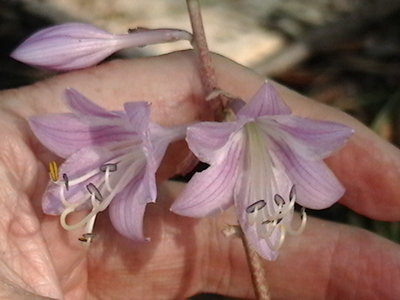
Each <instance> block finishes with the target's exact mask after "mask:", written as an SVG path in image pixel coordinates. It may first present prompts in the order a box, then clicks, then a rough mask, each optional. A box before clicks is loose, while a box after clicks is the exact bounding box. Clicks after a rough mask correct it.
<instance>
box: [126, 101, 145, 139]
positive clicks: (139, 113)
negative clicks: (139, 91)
mask: <svg viewBox="0 0 400 300" xmlns="http://www.w3.org/2000/svg"><path fill="white" fill-rule="evenodd" d="M124 109H125V111H126V115H127V117H128V120H129V123H130V125H131V126H132V128H133V130H134V131H136V132H138V133H141V132H145V131H146V130H147V129H148V128H149V123H150V103H148V102H144V101H140V102H128V103H125V104H124Z"/></svg>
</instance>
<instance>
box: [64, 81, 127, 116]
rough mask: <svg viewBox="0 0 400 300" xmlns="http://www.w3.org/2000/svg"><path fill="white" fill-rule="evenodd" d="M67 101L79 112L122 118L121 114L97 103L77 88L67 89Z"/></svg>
mask: <svg viewBox="0 0 400 300" xmlns="http://www.w3.org/2000/svg"><path fill="white" fill-rule="evenodd" d="M65 102H66V104H67V105H68V106H69V108H70V109H71V110H72V111H73V112H75V113H77V114H83V115H90V116H93V117H102V118H111V119H114V118H120V116H119V115H117V114H115V113H113V112H110V111H108V110H107V109H105V108H103V107H101V106H99V105H97V104H95V103H94V102H92V101H91V100H89V99H88V98H86V97H85V96H84V95H82V94H81V93H79V92H78V91H77V90H75V89H71V88H70V89H66V90H65Z"/></svg>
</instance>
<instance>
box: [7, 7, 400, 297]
mask: <svg viewBox="0 0 400 300" xmlns="http://www.w3.org/2000/svg"><path fill="white" fill-rule="evenodd" d="M150 3H151V4H149V1H147V0H109V1H95V0H0V40H1V46H0V88H1V89H6V88H12V87H18V86H21V85H25V84H29V83H32V82H35V81H37V80H40V79H43V78H45V77H48V76H52V75H53V74H54V73H51V72H46V71H41V70H36V69H33V68H31V67H28V66H25V65H23V64H20V63H18V62H16V61H13V60H12V59H11V58H9V56H8V55H9V53H10V52H11V51H12V50H13V49H14V48H15V47H16V46H17V45H18V44H19V43H21V42H22V41H23V39H24V38H26V37H27V36H28V35H30V34H31V33H33V32H35V31H37V30H38V29H41V28H43V27H46V26H49V25H52V24H59V23H64V22H71V21H83V22H88V23H92V24H94V25H97V26H99V27H102V28H104V29H106V30H108V31H110V32H113V33H125V32H127V30H128V28H135V27H148V28H156V27H176V28H182V29H186V30H189V31H190V22H189V18H188V15H187V12H186V5H185V1H184V0H168V1H163V0H153V1H151V2H150ZM201 4H202V12H203V19H204V23H205V30H206V34H207V38H208V43H209V47H210V49H211V50H212V51H214V52H217V53H220V54H222V55H224V56H226V57H229V58H231V59H232V60H235V61H237V62H239V63H241V64H243V65H245V66H247V67H250V68H252V69H254V70H256V71H257V72H258V73H260V74H261V75H263V76H268V77H270V78H273V79H274V80H276V81H278V82H281V83H283V84H285V85H287V86H289V87H291V88H293V89H294V90H297V91H299V92H301V93H303V94H305V95H307V96H309V97H311V98H314V99H316V100H317V101H321V102H323V103H326V104H328V105H331V106H335V107H337V108H339V109H341V110H344V111H346V112H348V113H350V114H351V115H353V116H354V117H356V118H357V119H359V120H360V121H362V122H363V123H365V124H366V125H367V126H369V127H370V128H372V129H373V130H375V131H376V132H377V133H378V134H379V135H381V136H382V137H383V138H384V139H386V140H388V141H390V142H392V143H394V144H395V145H397V146H398V145H399V144H400V130H399V129H400V127H399V126H400V119H399V116H400V1H399V0H362V1H361V0H353V1H348V0H285V1H279V0H252V1H248V0H219V1H212V0H202V1H201ZM187 47H188V46H187V43H183V42H182V43H181V42H178V43H172V44H165V45H158V46H149V47H145V48H140V49H134V50H129V51H122V52H120V53H119V54H118V56H120V57H121V56H122V57H140V56H150V55H158V54H162V53H167V52H170V51H174V50H179V49H185V48H187ZM377 180H379V178H377ZM310 213H311V214H315V215H317V216H319V217H322V218H326V219H330V220H334V221H337V222H343V223H348V224H352V225H355V226H360V227H363V228H365V229H368V230H371V231H374V232H376V233H378V234H380V235H383V236H385V237H387V238H389V239H392V240H394V241H396V242H399V241H400V225H399V223H387V222H378V221H373V220H370V219H368V218H365V217H363V216H360V215H357V214H355V213H353V212H351V211H349V210H348V209H346V208H345V207H343V206H341V205H340V204H336V205H334V206H333V207H332V208H330V209H327V210H325V211H322V212H312V211H311V212H310ZM193 299H226V298H222V297H220V296H217V295H199V296H196V297H193Z"/></svg>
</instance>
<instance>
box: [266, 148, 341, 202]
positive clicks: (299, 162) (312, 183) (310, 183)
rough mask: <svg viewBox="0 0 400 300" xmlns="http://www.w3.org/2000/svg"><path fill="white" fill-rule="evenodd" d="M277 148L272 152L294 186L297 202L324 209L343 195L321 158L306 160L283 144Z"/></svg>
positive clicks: (338, 184) (335, 179)
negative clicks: (319, 159) (318, 159)
mask: <svg viewBox="0 0 400 300" xmlns="http://www.w3.org/2000/svg"><path fill="white" fill-rule="evenodd" d="M277 148H279V151H276V152H274V154H275V155H276V157H277V158H278V159H279V161H280V162H281V163H282V165H283V166H284V168H285V169H286V172H287V175H288V176H289V178H290V179H291V180H292V181H293V183H294V184H295V186H296V192H297V200H296V202H297V203H299V204H300V205H302V206H304V207H307V208H311V209H324V208H327V207H329V206H331V205H332V204H333V203H335V202H336V201H338V200H339V199H340V198H341V197H342V196H343V194H344V192H345V189H344V187H343V186H342V184H341V183H340V182H339V181H338V180H337V178H336V177H335V175H334V174H333V173H332V171H331V170H330V169H329V168H328V167H327V166H326V164H325V163H324V162H323V161H322V160H321V161H312V160H306V159H304V158H302V157H300V156H298V155H295V154H294V153H293V151H292V150H291V149H289V148H288V147H287V146H285V145H279V146H278V147H277Z"/></svg>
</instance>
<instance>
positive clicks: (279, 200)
mask: <svg viewBox="0 0 400 300" xmlns="http://www.w3.org/2000/svg"><path fill="white" fill-rule="evenodd" d="M274 201H275V203H276V205H278V206H281V205H284V204H285V199H283V198H282V196H281V195H279V194H275V196H274Z"/></svg>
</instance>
